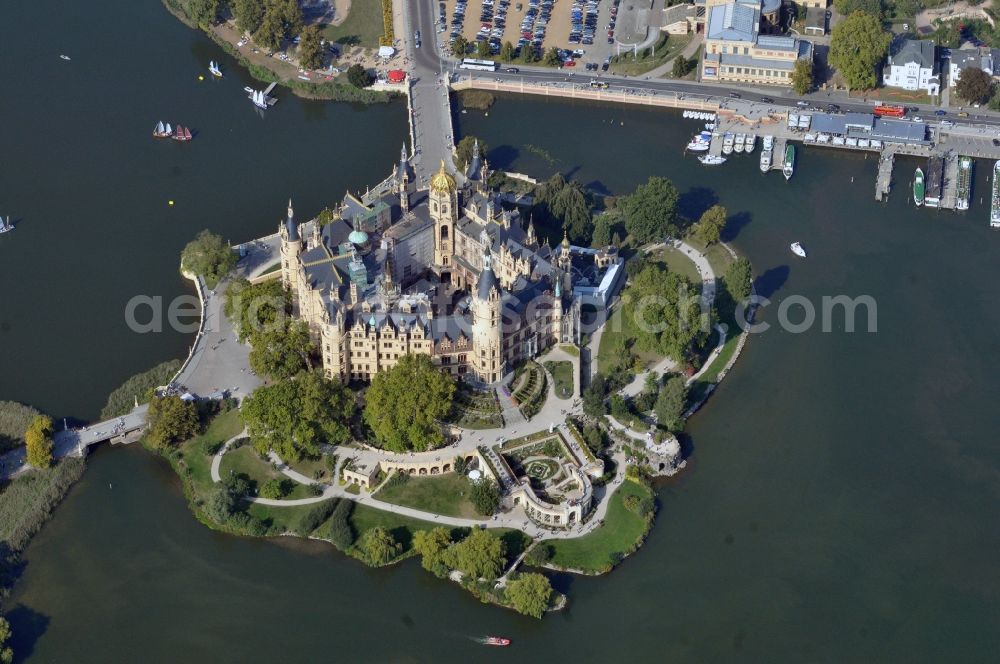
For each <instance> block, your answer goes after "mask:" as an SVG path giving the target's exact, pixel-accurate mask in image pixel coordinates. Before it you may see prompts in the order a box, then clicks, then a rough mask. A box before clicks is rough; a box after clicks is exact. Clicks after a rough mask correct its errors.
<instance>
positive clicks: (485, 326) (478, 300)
mask: <svg viewBox="0 0 1000 664" xmlns="http://www.w3.org/2000/svg"><path fill="white" fill-rule="evenodd" d="M500 295H501V293H500V283H499V281H497V278H496V275H495V274H494V273H493V265H492V258H491V256H490V254H489V253H487V254H486V255H485V256H484V257H483V271H482V272H481V273H480V274H479V281H478V283H476V292H475V294H474V295H473V297H472V306H471V309H472V369H473V371H474V372H475V374H476V378H478V379H479V380H480V381H482V382H484V383H496V382H497V381H499V380H500V379H501V378H502V377H503V375H504V368H503V365H504V360H503V354H502V352H501V341H500V340H501V337H502V334H503V322H502V320H501V317H500V308H501V300H500Z"/></svg>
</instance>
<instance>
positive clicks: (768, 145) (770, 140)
mask: <svg viewBox="0 0 1000 664" xmlns="http://www.w3.org/2000/svg"><path fill="white" fill-rule="evenodd" d="M764 149H765V150H773V149H774V136H770V135H768V136H765V137H764Z"/></svg>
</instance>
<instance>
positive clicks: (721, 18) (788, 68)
mask: <svg viewBox="0 0 1000 664" xmlns="http://www.w3.org/2000/svg"><path fill="white" fill-rule="evenodd" d="M705 10H706V11H705V46H704V50H703V53H704V55H703V56H702V63H701V64H702V67H701V77H702V80H705V81H720V82H721V81H738V82H742V83H755V84H760V85H786V86H790V85H791V84H792V72H793V71H794V70H795V63H796V62H797V61H798V60H800V59H808V60H810V61H811V60H812V57H813V48H812V44H811V43H810V42H808V41H805V40H803V39H799V38H797V37H791V36H788V37H786V36H780V35H772V34H768V33H771V32H774V31H776V30H777V29H778V24H779V17H780V13H781V0H728V1H727V0H705Z"/></svg>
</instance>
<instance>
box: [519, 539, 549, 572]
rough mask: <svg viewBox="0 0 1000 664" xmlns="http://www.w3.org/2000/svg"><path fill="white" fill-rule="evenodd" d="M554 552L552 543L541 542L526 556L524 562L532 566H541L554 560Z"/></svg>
mask: <svg viewBox="0 0 1000 664" xmlns="http://www.w3.org/2000/svg"><path fill="white" fill-rule="evenodd" d="M554 553H555V552H554V551H553V549H552V545H551V544H546V543H544V542H539V543H538V544H536V545H535V546H533V547H531V550H530V551H528V553H527V555H525V556H524V562H525V563H526V564H528V565H531V566H532V567H541V566H542V565H544V564H546V563H547V562H549V561H550V560H552V556H553V554H554Z"/></svg>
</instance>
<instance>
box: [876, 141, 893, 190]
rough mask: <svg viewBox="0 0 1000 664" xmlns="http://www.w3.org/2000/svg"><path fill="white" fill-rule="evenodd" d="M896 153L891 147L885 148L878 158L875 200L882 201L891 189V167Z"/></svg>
mask: <svg viewBox="0 0 1000 664" xmlns="http://www.w3.org/2000/svg"><path fill="white" fill-rule="evenodd" d="M895 161H896V153H895V151H893V150H892V149H891V148H890V149H887V150H885V151H884V152H883V153H882V156H880V157H879V159H878V176H877V177H876V178H875V200H876V201H880V202H881V201H884V200H885V199H887V198H888V197H889V192H890V191H891V190H892V167H893V164H894V163H895Z"/></svg>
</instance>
